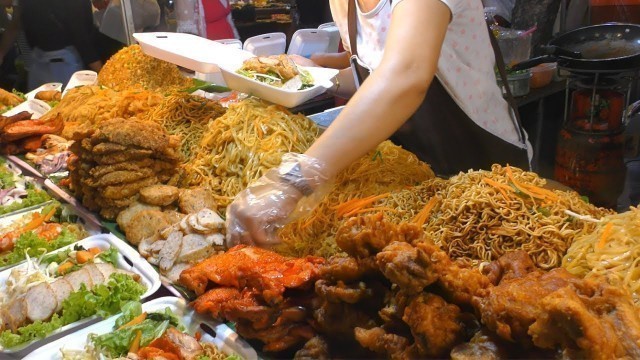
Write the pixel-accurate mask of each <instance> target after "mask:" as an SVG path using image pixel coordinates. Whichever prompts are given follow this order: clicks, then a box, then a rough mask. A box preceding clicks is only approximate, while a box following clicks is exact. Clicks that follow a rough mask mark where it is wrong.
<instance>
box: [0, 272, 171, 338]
mask: <svg viewBox="0 0 640 360" xmlns="http://www.w3.org/2000/svg"><path fill="white" fill-rule="evenodd" d="M145 291H146V290H145V287H144V286H143V285H140V284H138V283H137V282H136V281H135V280H133V278H131V276H129V275H125V274H112V275H111V277H110V278H109V281H108V282H106V283H105V284H102V285H98V286H96V287H94V288H93V289H92V290H87V289H86V288H85V287H84V285H83V286H82V288H81V289H80V290H79V291H76V292H73V293H71V295H70V296H69V297H68V298H67V299H66V300H64V302H63V303H62V311H61V313H60V315H59V314H55V315H53V317H52V318H51V319H50V320H48V321H44V322H42V321H37V322H35V323H33V324H29V325H26V326H23V327H20V328H18V329H17V330H16V332H15V333H12V332H11V331H10V330H5V331H3V332H2V333H0V345H2V346H3V347H4V348H12V347H15V346H18V345H21V344H24V343H27V342H30V341H33V340H36V339H42V338H44V337H45V336H47V335H48V334H50V333H52V332H53V331H55V330H57V329H59V328H61V327H63V326H65V325H68V324H71V323H73V322H76V321H78V320H80V319H84V318H87V317H90V316H93V315H99V316H101V317H103V318H105V317H108V316H111V315H113V314H116V313H118V312H120V309H122V308H123V306H124V305H125V304H127V303H129V302H130V301H137V300H139V299H140V296H142V294H144V292H145ZM163 332H164V330H163Z"/></svg>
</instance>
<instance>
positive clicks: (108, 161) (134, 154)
mask: <svg viewBox="0 0 640 360" xmlns="http://www.w3.org/2000/svg"><path fill="white" fill-rule="evenodd" d="M151 155H153V151H152V150H147V149H127V150H125V151H120V152H115V153H111V154H104V155H95V154H92V155H91V157H92V159H93V161H95V162H96V163H98V164H100V165H113V164H118V163H121V162H127V161H132V160H141V159H145V158H149V157H151Z"/></svg>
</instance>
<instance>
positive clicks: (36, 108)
mask: <svg viewBox="0 0 640 360" xmlns="http://www.w3.org/2000/svg"><path fill="white" fill-rule="evenodd" d="M49 110H51V106H49V104H47V103H46V102H44V101H41V100H37V99H30V100H27V101H25V102H23V103H22V104H20V105H18V106H16V107H14V108H13V109H11V110H9V111H7V112H5V113H4V114H2V115H3V116H13V115H15V114H18V113H21V112H23V111H28V112H30V113H31V119H39V118H40V117H42V115H44V114H46V113H47V112H48V111H49Z"/></svg>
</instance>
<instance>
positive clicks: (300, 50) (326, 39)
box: [287, 29, 331, 58]
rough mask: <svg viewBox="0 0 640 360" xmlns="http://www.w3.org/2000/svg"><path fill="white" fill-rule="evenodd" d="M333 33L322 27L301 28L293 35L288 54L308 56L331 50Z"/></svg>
mask: <svg viewBox="0 0 640 360" xmlns="http://www.w3.org/2000/svg"><path fill="white" fill-rule="evenodd" d="M330 43H331V35H330V34H329V32H328V31H325V30H322V29H300V30H298V31H296V32H295V33H294V34H293V36H292V37H291V43H290V44H289V50H287V54H289V55H291V54H296V55H300V56H304V57H306V58H308V57H311V55H313V54H316V53H327V52H329V44H330Z"/></svg>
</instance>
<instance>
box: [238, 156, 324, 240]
mask: <svg viewBox="0 0 640 360" xmlns="http://www.w3.org/2000/svg"><path fill="white" fill-rule="evenodd" d="M325 173H326V171H325V164H324V163H322V162H321V161H319V160H317V159H314V158H312V157H309V156H306V155H302V154H293V153H288V154H285V155H284V156H283V157H282V163H281V164H280V166H278V168H275V169H270V170H269V171H267V173H266V174H265V175H264V176H262V177H261V178H260V179H258V180H257V181H256V182H254V183H252V184H250V185H249V187H247V188H246V189H245V190H243V191H242V192H240V193H239V194H238V195H237V196H236V198H235V199H234V201H233V203H231V205H229V206H228V207H227V219H226V225H227V246H228V247H232V246H235V245H238V244H248V245H257V246H269V245H275V244H278V243H279V242H280V240H279V239H278V238H277V235H276V231H277V230H278V229H279V228H281V227H282V226H284V225H285V224H287V223H288V222H290V221H292V220H294V219H295V218H297V217H300V216H303V215H305V214H307V213H309V212H310V211H311V210H313V209H314V208H315V207H316V206H317V205H318V203H319V202H320V201H321V200H322V198H323V197H324V195H325V194H326V192H327V191H328V189H329V188H330V184H329V178H328V176H326V175H325Z"/></svg>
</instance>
